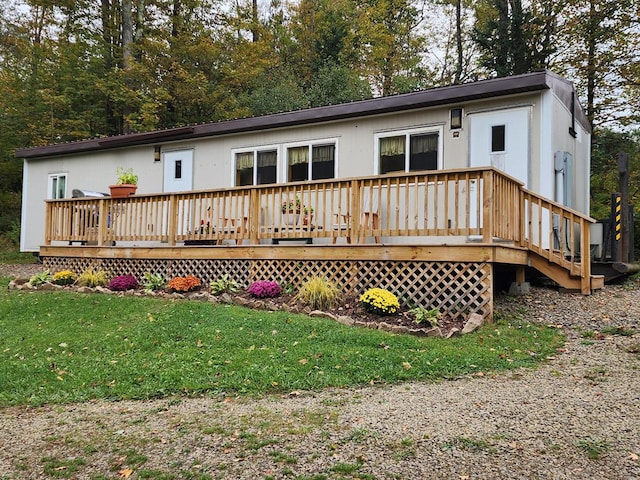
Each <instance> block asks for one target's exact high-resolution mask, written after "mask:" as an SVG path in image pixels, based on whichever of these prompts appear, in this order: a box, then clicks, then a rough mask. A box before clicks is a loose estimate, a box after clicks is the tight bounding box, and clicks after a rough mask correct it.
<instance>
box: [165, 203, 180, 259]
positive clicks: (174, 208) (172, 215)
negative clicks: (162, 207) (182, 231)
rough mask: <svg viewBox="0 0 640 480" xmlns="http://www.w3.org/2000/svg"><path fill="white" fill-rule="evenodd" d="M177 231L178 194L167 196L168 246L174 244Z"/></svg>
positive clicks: (173, 245)
mask: <svg viewBox="0 0 640 480" xmlns="http://www.w3.org/2000/svg"><path fill="white" fill-rule="evenodd" d="M177 232H178V196H177V195H175V194H171V195H170V196H169V229H168V231H167V243H168V244H169V246H170V247H175V246H176V236H177Z"/></svg>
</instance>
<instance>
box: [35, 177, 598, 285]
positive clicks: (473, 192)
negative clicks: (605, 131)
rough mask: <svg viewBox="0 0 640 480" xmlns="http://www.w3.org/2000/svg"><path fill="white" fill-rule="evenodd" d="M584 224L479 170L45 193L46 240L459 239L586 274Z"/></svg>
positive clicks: (568, 212)
mask: <svg viewBox="0 0 640 480" xmlns="http://www.w3.org/2000/svg"><path fill="white" fill-rule="evenodd" d="M290 207H291V208H290ZM589 222H591V219H589V218H588V217H587V216H585V215H582V214H580V213H578V212H575V211H572V210H570V209H568V208H566V207H563V206H561V205H558V204H556V203H554V202H551V201H549V200H547V199H544V198H543V197H540V196H539V195H536V194H534V193H532V192H529V191H527V190H526V189H524V187H523V185H522V184H521V183H520V182H518V181H517V180H515V179H514V178H512V177H509V176H507V175H505V174H504V173H502V172H500V171H498V170H496V169H494V168H491V167H486V168H475V169H464V170H441V171H436V172H433V171H428V172H427V171H425V172H413V173H408V174H405V173H403V174H390V175H382V176H373V177H358V178H350V179H332V180H321V181H312V182H298V183H287V184H274V185H261V186H253V187H237V188H227V189H218V190H206V191H194V192H182V193H163V194H152V195H136V196H132V197H128V198H124V199H115V198H111V197H105V198H77V199H64V200H50V201H47V204H46V234H45V244H46V245H51V244H52V243H53V242H57V243H59V242H64V243H67V242H69V243H71V242H83V243H93V244H97V245H113V243H114V242H158V243H160V242H162V243H165V244H168V245H170V246H175V245H182V244H184V245H185V246H189V245H215V244H221V243H223V242H224V243H225V244H229V243H232V244H237V245H240V244H243V243H244V244H247V243H248V244H260V243H267V242H273V243H279V242H280V241H282V240H287V239H306V240H307V241H308V242H309V243H311V242H313V241H316V243H325V244H326V243H329V242H330V243H334V242H337V241H338V240H340V242H342V241H343V240H344V241H346V242H354V243H356V242H372V241H375V242H378V241H380V239H381V237H383V238H384V242H385V243H390V244H393V243H405V244H406V243H416V244H430V243H433V244H443V243H447V242H448V240H449V239H452V238H453V237H462V238H464V239H469V238H471V239H474V240H477V241H482V242H484V243H493V242H496V241H499V242H503V243H504V242H511V243H512V244H513V245H514V246H518V247H525V248H528V249H529V250H531V251H533V252H535V253H536V254H538V255H540V256H542V257H544V258H546V259H547V260H548V261H549V262H552V263H556V264H559V265H562V266H563V267H565V268H567V269H568V270H569V271H570V272H571V274H572V275H577V276H584V275H588V274H589V270H588V268H587V267H586V265H587V264H589V261H590V259H589V243H588V242H589V226H588V223H589ZM320 239H325V240H320ZM578 251H579V252H581V255H580V254H578V253H577V252H578ZM585 272H586V273H585Z"/></svg>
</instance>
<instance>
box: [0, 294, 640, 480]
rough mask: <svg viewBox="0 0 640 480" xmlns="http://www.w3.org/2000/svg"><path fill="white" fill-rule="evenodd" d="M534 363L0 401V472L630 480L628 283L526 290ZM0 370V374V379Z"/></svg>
mask: <svg viewBox="0 0 640 480" xmlns="http://www.w3.org/2000/svg"><path fill="white" fill-rule="evenodd" d="M496 303H497V305H496V311H497V313H498V314H499V313H500V312H504V311H511V312H517V313H519V314H520V315H522V316H524V317H525V318H526V319H528V320H531V321H536V322H541V323H544V324H551V325H556V326H558V327H560V328H564V329H565V330H566V333H567V335H568V341H567V344H566V345H565V348H564V349H563V350H562V351H560V352H558V355H557V356H556V357H555V358H553V359H550V360H549V361H548V362H546V363H545V364H543V365H542V366H540V367H539V368H538V369H537V370H517V371H511V372H508V373H504V374H499V375H491V374H484V375H475V376H473V377H468V378H461V379H459V380H456V381H446V382H443V383H439V384H430V383H421V382H416V383H405V384H402V385H397V386H391V387H367V388H362V389H355V390H352V389H350V390H327V391H323V392H320V393H304V392H303V393H298V394H296V395H291V396H285V397H279V396H278V397H275V396H272V397H268V398H265V399H261V400H251V399H236V398H227V399H219V398H218V399H216V398H210V399H181V398H169V399H163V400H155V401H146V402H117V403H108V402H103V401H99V402H89V403H86V404H76V405H65V406H52V407H44V408H34V409H31V408H5V409H0V479H2V480H5V479H39V478H78V479H85V478H86V479H96V480H97V479H107V478H108V479H111V478H113V479H115V478H136V479H137V478H153V479H171V478H176V479H182V478H184V479H208V478H224V479H267V478H277V479H285V478H286V479H316V480H320V479H325V478H326V479H334V478H335V479H338V478H348V479H355V478H360V479H453V480H464V479H590V480H591V479H629V480H631V479H638V478H640V459H639V456H640V408H639V407H640V378H639V375H640V359H639V355H638V350H639V349H640V336H639V335H638V334H637V333H636V334H635V335H633V336H629V335H620V334H604V335H603V334H600V333H597V332H598V331H605V332H614V331H615V328H614V327H619V330H618V333H624V334H628V333H629V329H635V331H636V332H637V331H638V329H639V328H640V321H639V319H640V290H639V289H638V287H637V286H633V288H630V287H628V286H627V287H624V286H613V287H611V286H610V287H607V288H605V289H604V290H602V291H599V292H596V293H595V294H594V295H591V296H588V297H583V296H581V295H572V294H559V293H557V292H556V291H554V290H551V289H546V288H534V289H533V290H532V292H531V294H530V295H527V296H522V297H518V298H513V297H511V298H509V297H504V298H500V299H498V300H497V302H496ZM0 381H1V379H0Z"/></svg>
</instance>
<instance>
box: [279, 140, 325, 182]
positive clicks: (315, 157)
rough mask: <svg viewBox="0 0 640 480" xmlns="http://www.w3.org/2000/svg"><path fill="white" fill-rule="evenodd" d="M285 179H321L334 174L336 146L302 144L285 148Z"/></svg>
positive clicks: (297, 180) (294, 180) (298, 180)
mask: <svg viewBox="0 0 640 480" xmlns="http://www.w3.org/2000/svg"><path fill="white" fill-rule="evenodd" d="M287 167H288V168H287V181H289V182H301V181H305V180H309V179H311V180H322V179H327V178H335V176H336V146H335V144H333V143H330V144H317V145H304V146H301V147H290V148H288V149H287Z"/></svg>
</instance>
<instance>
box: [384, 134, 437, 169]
mask: <svg viewBox="0 0 640 480" xmlns="http://www.w3.org/2000/svg"><path fill="white" fill-rule="evenodd" d="M439 143H440V134H439V133H438V132H433V131H431V132H424V133H413V134H412V133H406V134H403V135H394V136H389V137H380V138H379V139H378V161H379V169H378V171H379V173H381V174H384V173H390V172H414V171H419V170H437V169H438V153H439V152H438V148H439Z"/></svg>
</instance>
